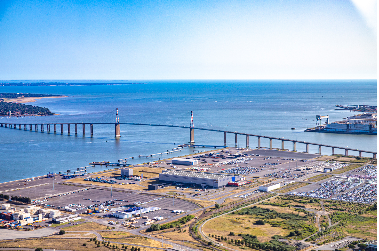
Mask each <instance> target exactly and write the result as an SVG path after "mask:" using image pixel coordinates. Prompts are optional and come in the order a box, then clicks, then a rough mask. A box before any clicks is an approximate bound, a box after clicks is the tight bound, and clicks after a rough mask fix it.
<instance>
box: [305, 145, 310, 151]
mask: <svg viewBox="0 0 379 251" xmlns="http://www.w3.org/2000/svg"><path fill="white" fill-rule="evenodd" d="M305 152H306V153H309V144H305Z"/></svg>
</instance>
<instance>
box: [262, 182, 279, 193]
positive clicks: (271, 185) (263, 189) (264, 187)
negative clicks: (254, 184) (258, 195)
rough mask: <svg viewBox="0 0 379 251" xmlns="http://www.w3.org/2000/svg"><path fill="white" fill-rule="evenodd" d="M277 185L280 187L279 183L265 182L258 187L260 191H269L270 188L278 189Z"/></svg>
mask: <svg viewBox="0 0 379 251" xmlns="http://www.w3.org/2000/svg"><path fill="white" fill-rule="evenodd" d="M279 187H280V183H276V184H266V185H263V186H260V187H259V191H262V192H270V191H272V190H275V189H278V188H279Z"/></svg>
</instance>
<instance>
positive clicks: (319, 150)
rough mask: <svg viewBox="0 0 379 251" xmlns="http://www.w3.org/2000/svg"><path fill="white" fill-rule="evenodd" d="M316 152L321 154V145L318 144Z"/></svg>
mask: <svg viewBox="0 0 379 251" xmlns="http://www.w3.org/2000/svg"><path fill="white" fill-rule="evenodd" d="M318 154H320V155H321V145H319V146H318Z"/></svg>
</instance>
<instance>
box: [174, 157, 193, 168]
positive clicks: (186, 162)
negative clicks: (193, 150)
mask: <svg viewBox="0 0 379 251" xmlns="http://www.w3.org/2000/svg"><path fill="white" fill-rule="evenodd" d="M171 163H172V164H173V165H185V166H193V165H197V164H198V160H196V159H179V158H175V159H172V161H171Z"/></svg>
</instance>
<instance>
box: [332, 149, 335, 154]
mask: <svg viewBox="0 0 379 251" xmlns="http://www.w3.org/2000/svg"><path fill="white" fill-rule="evenodd" d="M334 148H335V147H332V156H333V155H334Z"/></svg>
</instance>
